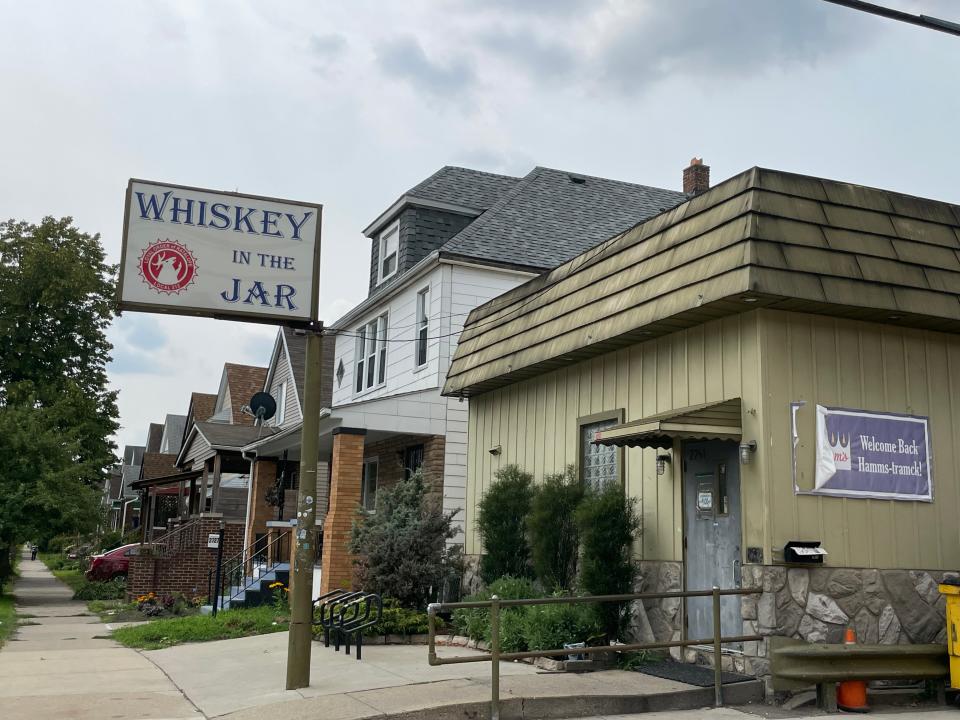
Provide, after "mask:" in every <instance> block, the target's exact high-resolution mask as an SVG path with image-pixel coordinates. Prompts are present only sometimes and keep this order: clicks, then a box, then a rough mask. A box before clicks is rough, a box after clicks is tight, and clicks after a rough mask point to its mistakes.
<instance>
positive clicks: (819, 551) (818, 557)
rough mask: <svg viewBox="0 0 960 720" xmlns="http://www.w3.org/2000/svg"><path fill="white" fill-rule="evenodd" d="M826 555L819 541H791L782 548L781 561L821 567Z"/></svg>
mask: <svg viewBox="0 0 960 720" xmlns="http://www.w3.org/2000/svg"><path fill="white" fill-rule="evenodd" d="M826 554H827V551H826V550H824V549H823V548H822V547H820V541H819V540H791V541H790V542H788V543H787V544H786V545H784V546H783V561H784V562H787V563H803V564H806V565H809V564H811V563H812V564H819V565H822V564H823V556H824V555H826Z"/></svg>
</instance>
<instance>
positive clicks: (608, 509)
mask: <svg viewBox="0 0 960 720" xmlns="http://www.w3.org/2000/svg"><path fill="white" fill-rule="evenodd" d="M576 521H577V526H578V528H579V529H580V543H581V550H582V552H581V558H580V585H581V587H582V588H583V590H584V591H585V592H586V593H587V594H588V595H621V594H625V593H630V592H633V579H634V575H635V573H636V565H635V563H634V561H633V541H634V539H635V537H636V535H637V533H638V531H639V530H640V518H639V517H638V516H637V509H636V500H635V498H628V497H626V495H625V494H624V491H623V488H622V487H621V486H620V485H619V484H617V485H610V486H608V487H606V488H604V489H603V490H600V491H588V492H587V493H586V494H585V495H584V498H583V501H582V502H581V503H580V506H579V507H578V508H577V512H576ZM597 609H598V611H599V614H600V620H601V623H602V625H603V628H604V630H605V631H606V633H607V635H608V636H609V637H610V638H616V637H617V636H618V635H619V633H620V630H621V629H622V628H623V625H624V623H625V621H626V620H627V617H626V615H625V606H624V605H622V604H621V605H614V604H611V603H604V604H602V605H598V606H597Z"/></svg>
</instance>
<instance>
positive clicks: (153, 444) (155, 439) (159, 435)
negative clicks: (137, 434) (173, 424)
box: [144, 423, 163, 452]
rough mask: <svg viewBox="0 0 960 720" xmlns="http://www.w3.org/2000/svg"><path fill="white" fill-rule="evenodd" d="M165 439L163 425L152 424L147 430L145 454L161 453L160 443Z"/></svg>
mask: <svg viewBox="0 0 960 720" xmlns="http://www.w3.org/2000/svg"><path fill="white" fill-rule="evenodd" d="M162 439H163V423H150V427H149V428H147V444H146V448H145V451H144V452H160V441H161V440H162Z"/></svg>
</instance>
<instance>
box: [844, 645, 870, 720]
mask: <svg viewBox="0 0 960 720" xmlns="http://www.w3.org/2000/svg"><path fill="white" fill-rule="evenodd" d="M843 644H844V645H856V644H857V636H856V634H855V633H854V632H853V628H849V627H848V628H847V632H846V633H845V635H844V638H843ZM837 707H839V708H840V709H841V710H845V711H846V712H861V713H863V712H870V708H869V707H868V706H867V683H865V682H864V681H863V680H844V681H843V682H841V683H840V684H839V685H837Z"/></svg>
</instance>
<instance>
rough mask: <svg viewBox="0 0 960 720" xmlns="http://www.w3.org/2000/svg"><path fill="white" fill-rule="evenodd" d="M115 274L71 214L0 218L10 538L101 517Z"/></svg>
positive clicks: (0, 348)
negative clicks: (35, 220) (25, 219)
mask: <svg viewBox="0 0 960 720" xmlns="http://www.w3.org/2000/svg"><path fill="white" fill-rule="evenodd" d="M115 274H116V268H115V267H113V266H110V265H108V264H107V263H106V261H105V255H104V252H103V247H102V246H101V244H100V237H99V235H89V234H87V233H83V232H80V230H78V229H77V228H76V227H74V225H73V222H72V220H71V219H70V218H63V219H59V220H57V219H54V218H51V217H47V218H44V219H43V221H41V222H40V223H39V224H38V225H34V224H31V223H27V222H17V221H13V220H10V221H7V222H0V336H2V337H3V338H4V343H2V344H0V547H6V548H9V547H11V546H13V545H15V544H16V543H19V542H21V541H23V540H26V539H44V538H49V537H52V536H53V535H55V534H58V533H63V532H81V531H87V530H92V529H93V528H94V527H95V525H96V520H97V517H98V507H97V503H98V498H99V492H100V489H101V488H102V486H103V482H104V480H105V477H106V475H105V473H106V470H107V468H108V467H109V466H110V465H111V464H113V463H114V462H115V458H114V455H113V450H114V447H115V446H114V445H113V443H112V441H111V439H110V437H111V435H112V434H113V432H114V431H115V430H116V428H117V422H116V418H117V406H116V393H115V392H113V391H110V390H109V389H108V388H107V372H106V365H107V362H108V361H109V360H110V350H111V346H110V344H109V343H108V342H107V339H106V334H105V333H106V328H107V326H108V325H109V323H110V320H111V318H112V315H113V303H114V276H115Z"/></svg>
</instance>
